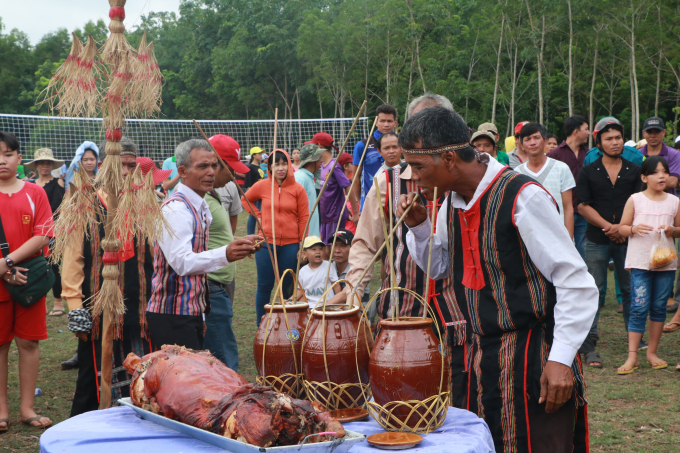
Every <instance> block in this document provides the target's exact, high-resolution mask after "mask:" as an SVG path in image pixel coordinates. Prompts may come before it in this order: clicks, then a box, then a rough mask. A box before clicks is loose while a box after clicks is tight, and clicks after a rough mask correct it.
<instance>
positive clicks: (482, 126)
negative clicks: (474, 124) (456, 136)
mask: <svg viewBox="0 0 680 453" xmlns="http://www.w3.org/2000/svg"><path fill="white" fill-rule="evenodd" d="M477 130H478V131H490V132H493V133H494V134H496V135H498V128H497V127H496V125H495V124H493V123H482V124H480V125H479V127H478V128H477Z"/></svg>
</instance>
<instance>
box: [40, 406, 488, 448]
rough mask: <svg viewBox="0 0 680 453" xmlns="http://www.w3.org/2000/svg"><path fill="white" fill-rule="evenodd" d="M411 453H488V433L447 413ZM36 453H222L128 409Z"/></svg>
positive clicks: (464, 416)
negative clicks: (439, 424)
mask: <svg viewBox="0 0 680 453" xmlns="http://www.w3.org/2000/svg"><path fill="white" fill-rule="evenodd" d="M344 426H345V427H346V428H347V429H350V430H352V431H358V432H360V433H362V434H366V435H367V436H370V435H371V434H376V433H379V432H383V431H384V430H383V429H382V428H381V427H380V426H379V425H378V424H377V423H376V422H375V421H373V419H370V418H369V419H368V421H365V422H353V423H347V424H345V425H344ZM423 437H424V439H423V441H422V442H421V443H420V445H418V447H417V448H413V449H410V450H408V451H410V452H421V453H437V452H447V453H489V452H493V441H492V439H491V433H490V432H489V428H488V427H487V426H486V423H484V421H483V420H481V419H480V418H478V417H477V416H476V415H474V414H472V413H471V412H467V411H464V410H460V409H454V408H449V412H448V415H447V417H446V422H445V423H444V425H443V426H442V427H441V428H440V429H438V430H437V431H435V432H433V433H430V434H428V435H427V436H423ZM369 451H370V452H371V453H376V452H378V451H379V450H377V449H375V448H373V447H371V446H370V445H369V444H368V443H367V442H362V443H361V444H358V445H356V446H354V447H353V448H352V449H351V450H350V452H351V453H365V452H369ZM40 452H41V453H61V452H68V453H103V452H112V453H113V452H115V453H128V452H129V453H133V452H134V453H139V452H144V453H197V452H200V453H214V452H222V453H223V452H224V450H222V449H220V448H218V447H215V446H212V445H210V444H207V443H205V442H202V441H199V440H196V439H194V438H193V437H189V436H185V435H184V434H180V433H178V432H176V431H173V430H171V429H168V428H165V427H163V426H160V425H157V424H155V423H153V422H149V421H146V420H142V419H141V418H139V417H138V416H137V414H136V413H135V411H133V410H132V409H130V408H128V407H113V408H111V409H106V410H103V411H93V412H88V413H86V414H82V415H79V416H77V417H73V418H70V419H68V420H65V421H63V422H61V423H59V424H58V425H55V426H53V427H51V428H49V429H48V430H47V431H45V433H44V434H43V435H42V436H41V437H40Z"/></svg>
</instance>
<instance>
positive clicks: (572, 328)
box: [514, 185, 599, 412]
mask: <svg viewBox="0 0 680 453" xmlns="http://www.w3.org/2000/svg"><path fill="white" fill-rule="evenodd" d="M514 220H515V225H516V226H517V229H518V230H519V234H520V236H521V238H522V241H523V242H524V244H525V246H526V248H527V252H528V253H529V256H530V257H531V260H532V261H533V263H534V264H535V265H536V267H537V268H538V270H539V271H540V272H541V274H543V276H544V277H545V278H546V279H547V280H548V281H550V282H551V283H552V284H553V285H554V286H555V292H556V298H557V302H556V304H555V308H554V310H555V327H554V333H553V341H552V347H551V349H550V355H549V356H548V363H547V364H546V367H545V369H544V370H543V376H542V377H541V398H540V400H539V404H540V403H542V402H544V401H545V402H546V412H554V411H555V410H557V409H559V408H560V407H561V406H562V405H563V404H564V403H565V402H566V401H568V400H569V399H570V398H571V396H572V390H573V378H572V372H571V365H572V363H573V361H574V357H575V356H576V354H577V352H578V349H579V348H580V347H581V344H582V343H583V341H584V340H585V338H586V336H587V335H588V331H589V330H590V326H591V325H592V322H593V319H594V318H595V313H596V312H597V306H598V298H599V292H598V290H597V287H596V286H595V281H594V280H593V277H592V276H591V275H590V274H589V273H588V268H587V267H586V265H585V263H584V262H583V259H582V258H581V257H580V255H579V254H578V252H577V251H576V248H574V246H573V244H572V241H571V238H570V237H569V235H568V234H567V232H566V231H565V229H564V228H561V219H560V217H559V215H558V214H557V210H556V209H555V205H554V204H553V201H552V199H551V198H550V197H549V196H548V194H547V193H546V192H545V191H544V190H543V189H542V188H540V187H538V186H535V185H530V186H527V187H526V188H524V189H523V190H522V191H521V192H520V194H519V196H518V198H517V204H516V209H515V217H514Z"/></svg>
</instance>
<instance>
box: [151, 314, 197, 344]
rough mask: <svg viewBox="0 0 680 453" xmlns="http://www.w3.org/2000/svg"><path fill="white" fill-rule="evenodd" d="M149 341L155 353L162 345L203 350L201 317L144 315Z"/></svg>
mask: <svg viewBox="0 0 680 453" xmlns="http://www.w3.org/2000/svg"><path fill="white" fill-rule="evenodd" d="M146 320H147V323H148V325H149V341H150V342H151V346H152V347H153V350H154V351H156V350H158V349H160V348H161V346H163V345H164V344H169V345H173V344H176V345H178V346H185V347H187V348H190V349H196V350H201V349H203V317H202V316H188V315H168V314H165V313H151V312H147V313H146Z"/></svg>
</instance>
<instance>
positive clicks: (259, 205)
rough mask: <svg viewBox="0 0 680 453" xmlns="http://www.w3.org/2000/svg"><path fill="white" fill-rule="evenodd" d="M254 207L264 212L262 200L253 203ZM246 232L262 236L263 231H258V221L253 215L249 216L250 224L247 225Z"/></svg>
mask: <svg viewBox="0 0 680 453" xmlns="http://www.w3.org/2000/svg"><path fill="white" fill-rule="evenodd" d="M253 206H255V207H256V208H257V209H260V210H262V200H258V201H256V202H255V203H253ZM246 232H247V233H248V234H260V233H261V231H258V228H257V220H256V219H255V216H253V215H249V216H248V223H247V224H246Z"/></svg>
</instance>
